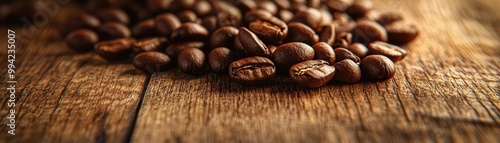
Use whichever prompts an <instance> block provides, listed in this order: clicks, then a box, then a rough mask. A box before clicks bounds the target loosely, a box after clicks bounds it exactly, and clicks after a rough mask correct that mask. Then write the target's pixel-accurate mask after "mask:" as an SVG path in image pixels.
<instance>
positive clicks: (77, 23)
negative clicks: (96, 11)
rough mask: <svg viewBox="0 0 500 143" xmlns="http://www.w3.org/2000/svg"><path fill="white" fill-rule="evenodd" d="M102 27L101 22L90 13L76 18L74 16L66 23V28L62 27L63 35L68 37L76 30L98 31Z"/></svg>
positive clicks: (81, 14)
mask: <svg viewBox="0 0 500 143" xmlns="http://www.w3.org/2000/svg"><path fill="white" fill-rule="evenodd" d="M100 25H101V22H100V21H99V19H97V18H96V17H95V16H93V15H90V14H88V13H79V14H77V15H75V16H72V17H71V18H70V19H68V20H67V21H66V22H65V23H64V26H62V27H61V28H62V30H61V32H62V34H63V35H67V34H68V33H70V32H71V31H73V30H76V29H82V28H86V29H91V30H97V29H98V27H99V26H100Z"/></svg>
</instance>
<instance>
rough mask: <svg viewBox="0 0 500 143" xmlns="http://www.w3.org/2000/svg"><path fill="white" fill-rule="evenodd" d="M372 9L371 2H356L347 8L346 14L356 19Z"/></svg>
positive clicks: (368, 0) (363, 0)
mask: <svg viewBox="0 0 500 143" xmlns="http://www.w3.org/2000/svg"><path fill="white" fill-rule="evenodd" d="M372 9H373V1H372V0H357V1H355V2H354V3H353V4H352V5H351V6H350V7H349V8H347V10H346V13H348V14H349V15H350V16H351V17H352V18H354V19H358V18H360V17H362V16H364V15H365V14H366V13H368V12H369V11H370V10H372Z"/></svg>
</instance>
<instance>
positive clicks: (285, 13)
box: [278, 10, 294, 23]
mask: <svg viewBox="0 0 500 143" xmlns="http://www.w3.org/2000/svg"><path fill="white" fill-rule="evenodd" d="M293 17H294V16H293V13H292V12H290V11H289V10H280V11H279V12H278V18H280V19H281V20H283V22H286V23H288V22H290V20H292V19H293Z"/></svg>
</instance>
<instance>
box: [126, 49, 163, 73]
mask: <svg viewBox="0 0 500 143" xmlns="http://www.w3.org/2000/svg"><path fill="white" fill-rule="evenodd" d="M132 65H134V67H135V68H136V69H139V70H141V71H144V72H146V73H150V74H151V73H155V72H162V71H165V70H167V69H168V68H170V67H171V66H172V60H171V59H170V57H168V56H167V55H165V54H163V53H161V52H157V51H148V52H143V53H140V54H138V55H137V56H135V57H134V60H133V61H132Z"/></svg>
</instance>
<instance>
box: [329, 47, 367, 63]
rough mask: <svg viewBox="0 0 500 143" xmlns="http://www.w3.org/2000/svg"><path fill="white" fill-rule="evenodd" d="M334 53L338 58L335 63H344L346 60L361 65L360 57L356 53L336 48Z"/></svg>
mask: <svg viewBox="0 0 500 143" xmlns="http://www.w3.org/2000/svg"><path fill="white" fill-rule="evenodd" d="M334 51H335V57H336V59H335V61H342V60H344V59H350V60H352V61H354V62H355V63H359V62H360V61H361V60H360V59H359V57H358V56H356V55H355V54H354V53H352V52H351V51H349V50H347V49H346V48H336V49H335V50H334Z"/></svg>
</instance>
